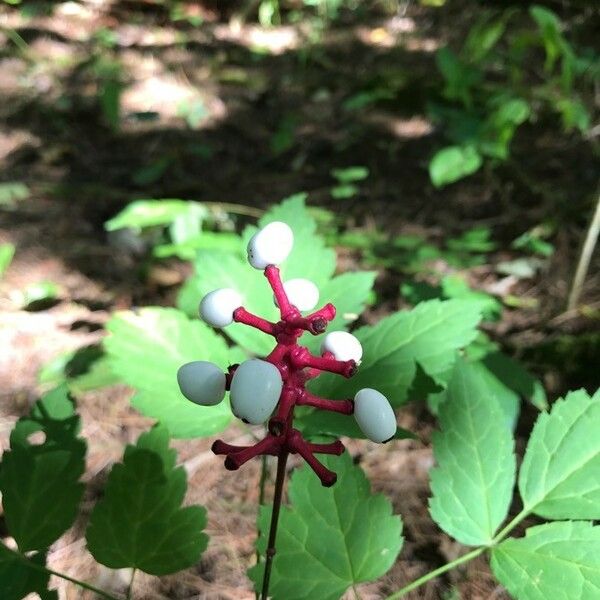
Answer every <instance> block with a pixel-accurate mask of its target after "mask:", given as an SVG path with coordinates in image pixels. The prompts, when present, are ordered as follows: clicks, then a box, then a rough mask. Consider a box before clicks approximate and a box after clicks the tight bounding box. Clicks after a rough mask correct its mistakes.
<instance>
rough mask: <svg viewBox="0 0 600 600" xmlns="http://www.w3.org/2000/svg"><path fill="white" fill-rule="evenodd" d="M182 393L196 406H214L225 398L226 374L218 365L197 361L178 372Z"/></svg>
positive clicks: (184, 366) (178, 381)
mask: <svg viewBox="0 0 600 600" xmlns="http://www.w3.org/2000/svg"><path fill="white" fill-rule="evenodd" d="M177 383H178V384H179V389H180V390H181V393H182V394H183V395H184V396H185V397H186V398H187V399H188V400H191V401H192V402H194V403H195V404H201V405H203V406H214V405H215V404H219V402H221V400H223V398H224V397H225V373H223V371H222V370H221V369H219V367H217V365H215V364H213V363H211V362H206V361H204V360H197V361H194V362H190V363H187V364H185V365H183V366H182V367H180V368H179V371H177Z"/></svg>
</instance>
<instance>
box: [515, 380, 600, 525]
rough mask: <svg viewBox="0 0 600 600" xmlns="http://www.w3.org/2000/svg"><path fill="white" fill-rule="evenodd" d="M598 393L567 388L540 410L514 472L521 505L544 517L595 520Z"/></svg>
mask: <svg viewBox="0 0 600 600" xmlns="http://www.w3.org/2000/svg"><path fill="white" fill-rule="evenodd" d="M599 429H600V391H598V392H596V394H594V396H593V397H590V396H589V395H588V393H587V392H585V391H584V390H579V391H576V392H571V393H570V394H568V395H567V396H566V397H565V398H564V399H560V400H558V401H557V402H555V403H554V405H553V406H552V410H551V411H550V413H544V414H541V415H540V416H539V417H538V420H537V422H536V424H535V427H534V428H533V431H532V433H531V437H530V438H529V443H528V444H527V450H526V451H525V457H524V459H523V464H522V466H521V472H520V474H519V491H520V493H521V497H522V499H523V504H524V509H525V510H527V511H531V512H534V513H535V514H537V515H540V516H542V517H545V518H547V519H600V436H599V435H598V431H599Z"/></svg>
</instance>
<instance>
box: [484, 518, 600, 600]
mask: <svg viewBox="0 0 600 600" xmlns="http://www.w3.org/2000/svg"><path fill="white" fill-rule="evenodd" d="M491 564H492V570H493V572H494V574H495V575H496V577H497V578H498V580H499V581H500V582H501V583H502V585H503V586H504V587H505V588H506V589H507V590H508V591H509V592H510V594H511V595H512V596H514V597H515V598H517V600H548V599H549V598H552V599H553V600H571V598H577V600H596V599H597V598H598V597H600V527H594V526H593V525H592V524H591V523H587V522H585V521H579V522H572V521H565V522H557V523H546V524H545V525H538V526H537V527H530V528H529V529H528V530H527V532H526V536H525V537H524V538H519V539H514V538H509V539H507V540H505V541H503V542H502V543H501V544H499V545H498V546H496V547H495V548H494V549H493V550H492V561H491Z"/></svg>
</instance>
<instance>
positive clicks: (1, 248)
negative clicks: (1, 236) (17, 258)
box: [0, 244, 15, 279]
mask: <svg viewBox="0 0 600 600" xmlns="http://www.w3.org/2000/svg"><path fill="white" fill-rule="evenodd" d="M14 255H15V246H14V244H0V279H1V278H2V277H3V276H4V273H6V270H7V269H8V267H9V266H10V263H11V262H12V259H13V256H14Z"/></svg>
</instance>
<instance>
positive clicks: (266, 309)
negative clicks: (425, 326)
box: [178, 194, 360, 355]
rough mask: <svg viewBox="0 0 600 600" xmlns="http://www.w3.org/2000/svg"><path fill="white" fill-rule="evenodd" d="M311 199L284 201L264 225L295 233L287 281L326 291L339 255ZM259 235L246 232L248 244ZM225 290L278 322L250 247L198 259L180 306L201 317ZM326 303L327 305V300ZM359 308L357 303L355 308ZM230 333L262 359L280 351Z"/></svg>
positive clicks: (249, 333)
mask: <svg viewBox="0 0 600 600" xmlns="http://www.w3.org/2000/svg"><path fill="white" fill-rule="evenodd" d="M305 196H306V195H305V194H298V195H296V196H292V197H291V198H289V199H287V200H284V201H283V202H282V203H281V204H280V205H278V206H275V207H273V208H272V209H271V210H270V211H269V212H268V213H267V214H266V215H264V216H263V217H262V219H261V220H260V221H259V225H260V226H261V227H264V226H265V225H267V223H271V222H272V221H283V222H285V223H287V224H288V225H289V226H290V227H291V228H292V230H293V231H294V248H293V250H292V252H291V254H290V256H289V257H288V258H287V260H286V261H285V262H284V263H283V264H282V265H281V273H282V278H283V280H284V281H285V280H287V279H293V278H296V277H302V278H304V279H309V280H311V281H313V282H314V283H315V284H316V285H317V286H318V287H319V288H320V289H323V288H324V287H325V286H326V284H328V283H329V281H330V279H331V277H332V275H333V272H334V270H335V253H334V252H333V250H331V249H329V248H325V244H324V241H323V240H322V238H321V237H319V236H318V235H317V234H316V223H315V220H314V219H313V217H312V216H311V215H310V214H309V212H308V210H307V208H306V206H305V204H304V201H305ZM255 230H256V228H250V227H248V228H246V230H245V231H244V235H243V239H244V240H245V241H247V240H248V239H249V238H250V237H251V236H252V234H253V233H254V231H255ZM222 287H231V288H233V289H235V290H237V291H238V292H239V293H240V294H241V295H242V297H243V298H244V306H245V308H247V309H248V310H249V311H251V312H254V313H256V314H258V315H260V316H261V317H264V318H266V319H269V320H275V321H276V320H277V319H278V312H277V309H276V308H275V305H274V303H273V293H272V292H271V290H270V288H269V285H268V283H267V282H266V280H265V278H264V277H263V275H262V273H261V272H260V271H257V270H256V269H254V268H252V267H251V266H250V265H249V264H248V262H247V260H246V257H245V245H243V244H240V252H239V254H234V253H230V252H217V251H202V250H201V251H200V252H199V253H198V257H197V259H196V274H195V275H194V276H193V277H191V278H190V279H188V281H187V282H186V284H185V285H184V287H183V288H182V291H181V293H180V295H179V298H178V305H179V307H180V308H181V309H182V310H184V311H185V312H186V313H187V314H189V315H196V314H197V311H198V304H199V302H200V300H201V299H202V297H203V296H204V295H205V294H207V293H208V292H210V291H212V290H214V289H217V288H222ZM336 289H337V288H336ZM347 295H348V296H350V294H347ZM321 299H322V301H323V302H325V301H327V299H326V297H325V295H324V294H322V296H321ZM356 304H357V302H353V305H356ZM358 304H360V301H358ZM342 308H343V307H342ZM225 333H226V334H227V335H228V336H229V337H230V338H231V339H232V340H234V341H235V342H236V343H237V344H239V345H240V346H242V347H244V348H245V349H247V350H249V351H250V352H252V353H255V354H258V355H265V354H268V353H269V352H270V351H271V350H272V349H273V346H274V342H273V339H272V338H271V337H270V336H267V335H265V334H264V333H261V332H260V331H256V330H253V329H252V328H250V327H247V326H246V325H241V324H238V323H233V324H232V325H230V326H228V327H227V328H226V329H225Z"/></svg>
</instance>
